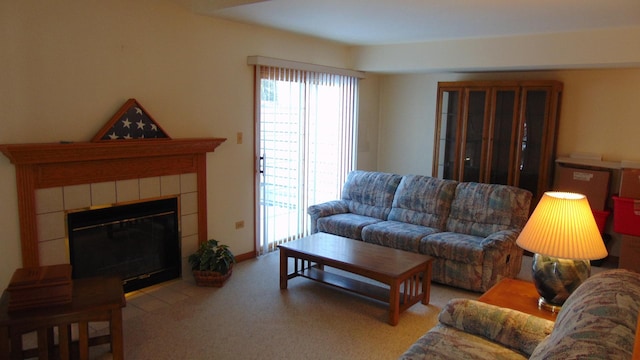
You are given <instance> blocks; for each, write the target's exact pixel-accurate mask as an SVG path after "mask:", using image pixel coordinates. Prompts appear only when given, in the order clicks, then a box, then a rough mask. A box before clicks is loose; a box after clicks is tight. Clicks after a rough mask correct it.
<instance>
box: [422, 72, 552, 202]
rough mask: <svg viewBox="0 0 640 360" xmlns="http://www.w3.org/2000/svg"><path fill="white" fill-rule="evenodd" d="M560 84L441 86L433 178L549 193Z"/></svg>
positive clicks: (467, 84) (537, 195)
mask: <svg viewBox="0 0 640 360" xmlns="http://www.w3.org/2000/svg"><path fill="white" fill-rule="evenodd" d="M561 95H562V83H560V82H557V81H481V82H476V81H468V82H440V83H438V102H437V109H436V131H435V134H436V136H435V149H434V161H433V176H436V177H440V178H444V179H454V180H458V181H475V182H484V183H493V184H506V185H513V186H517V187H520V188H524V189H527V190H529V191H531V192H532V193H533V196H534V201H533V204H534V205H535V204H537V200H538V199H539V198H540V197H541V196H542V194H543V193H544V192H545V191H547V190H549V189H551V186H552V183H553V166H554V158H555V148H556V133H557V128H558V118H559V114H560V100H561Z"/></svg>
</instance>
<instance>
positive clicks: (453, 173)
mask: <svg viewBox="0 0 640 360" xmlns="http://www.w3.org/2000/svg"><path fill="white" fill-rule="evenodd" d="M461 98H462V89H460V88H458V89H439V90H438V104H437V107H438V110H437V116H438V118H437V119H436V139H435V145H436V146H435V153H434V162H433V164H434V167H433V176H434V177H439V178H441V179H456V178H457V176H458V174H457V167H456V164H457V161H456V160H457V159H458V158H459V151H458V149H459V147H458V145H457V144H459V137H460V123H461V114H462V99H461Z"/></svg>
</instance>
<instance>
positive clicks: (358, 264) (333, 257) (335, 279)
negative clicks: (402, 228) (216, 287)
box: [279, 233, 433, 325]
mask: <svg viewBox="0 0 640 360" xmlns="http://www.w3.org/2000/svg"><path fill="white" fill-rule="evenodd" d="M279 248H280V288H281V289H286V288H287V282H288V280H289V279H292V278H294V277H297V276H302V277H305V278H308V279H311V280H315V281H319V282H321V283H325V284H329V285H332V286H336V287H339V288H342V289H345V290H349V291H352V292H355V293H357V294H360V295H364V296H368V297H370V298H373V299H376V300H379V301H383V302H388V303H389V324H391V325H397V324H398V318H399V315H400V312H402V311H404V310H406V309H408V308H409V307H411V306H412V305H413V304H415V303H417V302H418V301H422V303H423V304H425V305H427V304H429V296H430V290H431V266H432V261H433V258H431V257H430V256H428V255H422V254H416V253H411V252H407V251H403V250H397V249H392V248H388V247H384V246H379V245H374V244H367V243H365V242H362V241H359V240H353V239H347V238H344V237H341V236H336V235H331V234H326V233H316V234H313V235H311V236H308V237H305V238H302V239H299V240H295V241H292V242H288V243H285V244H283V245H280V246H279ZM289 258H293V259H294V269H293V272H291V273H289V269H288V268H289V266H288V264H289V260H288V259H289ZM325 266H328V267H332V268H336V269H340V270H343V271H346V272H350V273H353V274H357V275H360V276H364V277H367V278H369V279H372V280H375V281H378V282H380V283H383V284H386V285H388V286H389V288H387V287H383V286H379V285H375V284H370V283H366V282H362V281H359V280H356V279H353V278H350V277H345V276H342V275H339V274H336V273H332V272H327V271H324V267H325ZM421 275H422V276H421Z"/></svg>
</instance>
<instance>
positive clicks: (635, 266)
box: [618, 235, 640, 272]
mask: <svg viewBox="0 0 640 360" xmlns="http://www.w3.org/2000/svg"><path fill="white" fill-rule="evenodd" d="M618 267H619V268H621V269H628V270H632V271H635V272H640V237H637V236H629V235H622V243H621V245H620V259H619V262H618Z"/></svg>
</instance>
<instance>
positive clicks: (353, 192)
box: [342, 170, 402, 220]
mask: <svg viewBox="0 0 640 360" xmlns="http://www.w3.org/2000/svg"><path fill="white" fill-rule="evenodd" d="M400 180H402V176H400V175H396V174H388V173H382V172H374V171H362V170H355V171H352V172H350V173H349V175H348V176H347V181H346V182H345V184H344V187H343V189H342V200H346V201H347V202H348V204H349V211H350V212H352V213H354V214H358V215H364V216H370V217H374V218H378V219H382V220H387V217H388V216H389V212H390V211H391V204H392V202H393V196H394V194H395V193H396V189H397V188H398V184H400Z"/></svg>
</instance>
